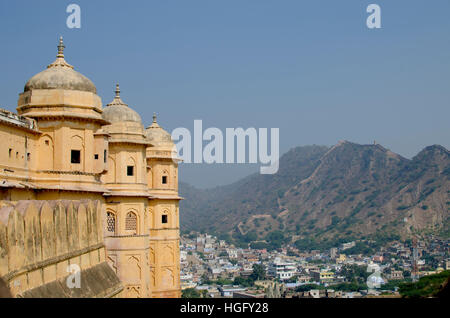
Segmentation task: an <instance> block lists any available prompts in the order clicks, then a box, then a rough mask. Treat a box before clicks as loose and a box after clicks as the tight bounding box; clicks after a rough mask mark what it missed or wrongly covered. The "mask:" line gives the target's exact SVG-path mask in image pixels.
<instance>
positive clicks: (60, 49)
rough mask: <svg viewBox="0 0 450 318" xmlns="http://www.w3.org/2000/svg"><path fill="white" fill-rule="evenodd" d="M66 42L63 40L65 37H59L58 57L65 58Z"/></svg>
mask: <svg viewBox="0 0 450 318" xmlns="http://www.w3.org/2000/svg"><path fill="white" fill-rule="evenodd" d="M64 48H65V46H64V42H63V37H62V36H61V37H60V38H59V44H58V55H57V56H56V57H58V58H64Z"/></svg>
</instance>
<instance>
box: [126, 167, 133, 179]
mask: <svg viewBox="0 0 450 318" xmlns="http://www.w3.org/2000/svg"><path fill="white" fill-rule="evenodd" d="M133 175H134V167H133V166H128V167H127V176H130V177H131V176H133Z"/></svg>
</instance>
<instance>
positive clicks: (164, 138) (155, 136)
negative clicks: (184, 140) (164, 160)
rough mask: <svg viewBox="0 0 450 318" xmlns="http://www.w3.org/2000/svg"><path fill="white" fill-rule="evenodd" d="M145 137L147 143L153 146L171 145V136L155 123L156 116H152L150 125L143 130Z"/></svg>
mask: <svg viewBox="0 0 450 318" xmlns="http://www.w3.org/2000/svg"><path fill="white" fill-rule="evenodd" d="M145 135H146V136H147V139H148V141H150V142H151V143H152V144H153V145H155V146H158V145H161V144H167V143H173V141H172V136H171V135H170V134H169V133H168V132H167V131H165V130H164V129H162V128H161V126H159V125H158V123H157V122H156V114H154V115H153V123H152V125H151V126H149V127H147V129H146V130H145Z"/></svg>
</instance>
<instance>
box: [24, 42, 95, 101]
mask: <svg viewBox="0 0 450 318" xmlns="http://www.w3.org/2000/svg"><path fill="white" fill-rule="evenodd" d="M64 48H65V46H64V43H63V40H62V38H61V39H60V41H59V45H58V55H57V56H56V61H55V62H53V63H52V64H50V65H49V66H48V67H47V69H46V70H44V71H42V72H40V73H39V74H36V75H35V76H33V77H32V78H31V79H30V80H29V81H28V82H27V83H26V84H25V88H24V92H27V91H30V90H33V89H66V90H77V91H85V92H91V93H94V94H97V89H96V87H95V85H94V83H92V81H91V80H90V79H88V78H87V77H86V76H84V75H82V74H80V73H78V72H77V71H75V70H74V69H73V66H72V65H70V64H68V63H67V62H66V61H65V60H64Z"/></svg>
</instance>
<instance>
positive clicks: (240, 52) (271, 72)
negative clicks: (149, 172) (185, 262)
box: [0, 0, 450, 187]
mask: <svg viewBox="0 0 450 318" xmlns="http://www.w3.org/2000/svg"><path fill="white" fill-rule="evenodd" d="M70 3H76V4H78V5H80V7H81V29H69V28H67V26H66V19H67V16H68V15H69V14H68V13H66V7H67V5H68V4H70ZM370 3H377V4H379V5H380V6H381V10H382V15H381V18H382V29H376V30H370V29H368V28H367V26H366V18H367V16H368V15H369V14H368V13H366V8H367V6H368V5H369V4H370ZM449 14H450V1H448V0H433V1H402V0H396V1H392V0H390V1H378V0H371V1H360V0H353V1H351V0H345V1H344V0H341V1H337V0H330V1H317V0H308V1H300V0H293V1H287V0H280V1H275V0H271V1H267V0H226V1H225V0H216V1H211V0H202V1H199V0H189V1H186V0H178V1H175V0H165V1H99V0H96V1H92V0H91V1H42V0H41V1H1V2H0V36H1V47H0V107H2V108H6V109H9V110H15V107H16V103H17V98H18V94H19V93H20V92H21V91H23V87H24V85H25V83H26V81H27V80H28V79H29V78H30V77H31V76H33V75H34V74H36V73H38V72H40V71H42V70H43V69H44V68H45V67H46V66H47V65H48V64H50V63H51V62H52V61H53V60H54V59H55V55H56V45H57V41H58V38H59V36H60V35H62V36H64V41H65V45H66V50H65V54H66V60H67V61H68V62H69V63H70V64H72V65H74V66H75V69H76V70H77V71H80V72H81V73H83V74H84V75H86V76H87V77H89V78H90V79H91V80H92V81H93V82H94V83H95V84H96V86H97V90H98V94H99V95H100V96H101V97H102V99H103V103H104V104H106V103H108V102H110V101H111V100H112V98H113V91H114V85H115V83H116V82H117V81H118V82H119V83H120V86H121V89H122V94H121V95H122V97H123V100H124V101H125V102H127V103H128V104H129V105H130V106H131V107H133V108H134V109H135V110H136V111H138V112H139V113H140V114H141V116H142V118H143V120H144V124H145V125H146V126H147V125H148V124H149V123H150V122H151V116H152V114H153V112H157V113H158V118H159V123H160V124H161V125H163V126H164V127H165V128H166V129H167V130H168V131H170V132H171V131H172V130H173V129H174V128H176V127H186V128H189V129H191V130H192V129H193V121H194V119H202V120H203V126H204V127H205V128H207V127H218V128H221V129H223V130H224V129H225V128H226V127H230V128H232V127H244V128H248V127H256V128H264V127H267V128H272V127H278V128H280V151H281V153H283V152H286V151H287V150H288V149H290V148H292V147H294V146H299V145H309V144H321V145H333V144H335V143H337V142H338V141H339V140H341V139H346V140H349V141H353V142H357V143H365V144H367V143H373V141H374V140H376V141H377V142H378V143H380V144H382V145H383V146H385V147H387V148H389V149H391V150H392V151H394V152H397V153H400V154H401V155H403V156H405V157H408V158H410V157H412V156H414V155H415V154H416V153H417V152H419V151H420V150H421V149H422V148H424V147H425V146H427V145H431V144H441V145H443V146H445V147H446V148H450V138H449V137H450V125H449V118H450V109H449V106H450V63H449V61H450V59H449V58H450V36H449V35H450V19H449ZM250 171H257V167H255V166H253V167H250V166H248V165H211V166H207V167H204V166H203V165H201V166H199V165H194V164H191V165H186V164H184V165H182V167H181V171H180V177H181V180H182V181H186V182H189V183H192V184H194V185H196V186H199V187H206V186H214V185H219V184H226V183H229V182H232V181H235V180H237V179H239V178H240V177H242V176H244V175H247V174H248V173H249V172H250Z"/></svg>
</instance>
